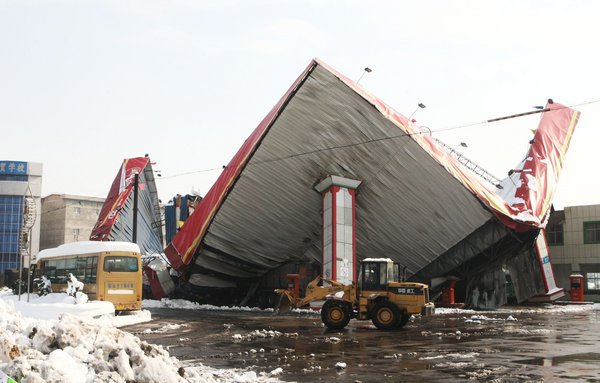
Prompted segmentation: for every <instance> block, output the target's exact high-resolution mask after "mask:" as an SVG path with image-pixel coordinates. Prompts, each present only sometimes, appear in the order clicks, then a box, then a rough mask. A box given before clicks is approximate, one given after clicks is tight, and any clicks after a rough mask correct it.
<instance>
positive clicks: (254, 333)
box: [231, 329, 298, 341]
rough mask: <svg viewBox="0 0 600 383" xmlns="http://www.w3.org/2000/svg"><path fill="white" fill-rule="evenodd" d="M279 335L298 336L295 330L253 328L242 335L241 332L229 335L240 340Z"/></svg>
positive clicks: (276, 336)
mask: <svg viewBox="0 0 600 383" xmlns="http://www.w3.org/2000/svg"><path fill="white" fill-rule="evenodd" d="M280 336H284V337H286V338H294V337H297V336H298V333H297V332H293V333H287V332H286V333H282V332H279V331H273V330H265V329H262V330H254V331H252V332H250V333H248V334H246V335H244V336H242V334H234V335H232V336H231V337H232V338H233V340H234V341H242V340H254V339H258V338H278V337H280Z"/></svg>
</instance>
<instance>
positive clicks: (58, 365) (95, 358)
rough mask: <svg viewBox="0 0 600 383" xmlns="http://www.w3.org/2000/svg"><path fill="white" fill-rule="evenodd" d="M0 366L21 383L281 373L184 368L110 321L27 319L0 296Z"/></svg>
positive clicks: (221, 378)
mask: <svg viewBox="0 0 600 383" xmlns="http://www.w3.org/2000/svg"><path fill="white" fill-rule="evenodd" d="M0 370H2V371H4V372H5V373H6V374H7V375H9V376H11V377H12V378H13V379H15V380H17V381H20V382H21V383H44V382H48V383H50V382H52V383H59V382H60V383H71V382H72V383H79V382H81V383H87V382H94V383H100V382H111V383H125V382H131V381H135V382H141V383H144V382H147V383H154V382H156V383H158V382H161V383H163V382H173V383H176V382H217V381H218V382H240V381H243V382H248V381H250V382H252V381H261V382H275V381H278V380H277V379H276V378H273V377H272V376H276V375H279V374H280V373H281V371H277V372H275V373H274V374H268V373H260V374H257V373H255V372H254V371H244V370H233V369H232V370H218V369H213V368H209V367H205V366H202V365H199V366H194V367H184V365H183V364H182V363H181V362H179V361H178V360H177V359H175V358H173V357H170V356H169V353H168V352H167V351H165V350H164V349H163V348H162V347H161V346H155V345H151V344H148V343H147V342H145V341H141V340H140V339H139V338H138V337H136V336H134V335H132V334H129V333H126V332H124V331H121V330H119V329H117V328H115V327H113V326H112V325H111V324H110V323H109V322H108V321H106V320H94V319H83V320H82V319H80V318H77V317H75V316H73V315H70V314H63V315H62V316H61V317H60V319H59V320H57V321H48V320H36V319H33V318H28V317H23V316H22V315H21V314H20V313H19V312H17V311H15V308H14V304H13V302H12V301H10V300H5V299H0Z"/></svg>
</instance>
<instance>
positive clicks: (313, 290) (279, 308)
mask: <svg viewBox="0 0 600 383" xmlns="http://www.w3.org/2000/svg"><path fill="white" fill-rule="evenodd" d="M321 281H323V282H324V283H328V284H330V286H319V282H321ZM341 291H343V292H344V295H343V297H342V300H344V301H348V302H350V303H354V302H355V301H356V294H355V287H354V284H351V285H344V284H343V283H341V282H338V281H333V280H331V279H323V277H321V276H318V277H316V278H315V279H313V280H312V281H311V282H310V283H309V284H308V285H307V286H306V296H305V297H304V298H300V297H297V296H295V295H294V293H293V292H292V291H290V290H286V289H276V290H275V292H276V293H278V294H279V298H278V299H277V305H276V306H275V313H277V314H283V313H286V312H288V311H290V310H292V309H295V308H299V307H303V306H306V305H308V304H309V303H311V302H315V301H321V300H324V299H325V298H326V297H327V296H328V295H331V294H335V293H339V292H341Z"/></svg>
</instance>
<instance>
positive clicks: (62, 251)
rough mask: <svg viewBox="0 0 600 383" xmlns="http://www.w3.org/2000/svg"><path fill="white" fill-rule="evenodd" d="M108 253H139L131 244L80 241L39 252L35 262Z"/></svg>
mask: <svg viewBox="0 0 600 383" xmlns="http://www.w3.org/2000/svg"><path fill="white" fill-rule="evenodd" d="M108 251H124V252H132V253H138V254H139V253H140V247H139V246H138V245H137V244H135V243H131V242H116V241H115V242H109V241H81V242H73V243H65V244H64V245H60V246H58V247H55V248H52V249H46V250H42V251H40V252H39V254H38V256H37V258H36V259H37V260H40V259H43V258H54V257H61V256H65V255H80V254H94V253H105V252H108Z"/></svg>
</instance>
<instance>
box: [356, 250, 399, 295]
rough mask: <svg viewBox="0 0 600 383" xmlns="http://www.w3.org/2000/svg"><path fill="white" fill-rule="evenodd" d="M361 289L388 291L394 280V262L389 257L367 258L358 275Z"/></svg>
mask: <svg viewBox="0 0 600 383" xmlns="http://www.w3.org/2000/svg"><path fill="white" fill-rule="evenodd" d="M358 278H359V279H358V280H359V283H360V290H361V291H387V290H388V283H389V282H394V281H395V279H394V262H392V260H391V259H389V258H366V259H364V260H363V261H362V263H361V267H360V274H359V276H358Z"/></svg>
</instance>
